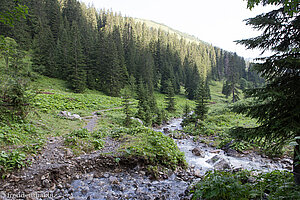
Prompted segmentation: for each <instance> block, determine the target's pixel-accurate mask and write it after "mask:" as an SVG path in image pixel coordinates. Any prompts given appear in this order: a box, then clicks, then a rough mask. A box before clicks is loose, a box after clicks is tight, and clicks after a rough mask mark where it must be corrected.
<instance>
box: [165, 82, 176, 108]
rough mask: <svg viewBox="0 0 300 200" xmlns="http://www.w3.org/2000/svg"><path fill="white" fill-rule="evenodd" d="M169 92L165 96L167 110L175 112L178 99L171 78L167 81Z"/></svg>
mask: <svg viewBox="0 0 300 200" xmlns="http://www.w3.org/2000/svg"><path fill="white" fill-rule="evenodd" d="M166 91H167V94H166V97H165V102H166V104H167V106H166V110H167V111H169V112H175V111H176V107H175V106H176V101H175V93H174V87H173V85H172V82H171V80H168V81H167V88H166Z"/></svg>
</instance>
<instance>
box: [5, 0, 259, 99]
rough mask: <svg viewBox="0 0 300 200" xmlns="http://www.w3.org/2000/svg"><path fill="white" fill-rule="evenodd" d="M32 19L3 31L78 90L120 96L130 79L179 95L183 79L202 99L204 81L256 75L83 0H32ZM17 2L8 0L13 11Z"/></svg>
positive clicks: (227, 57) (230, 59) (239, 61)
mask: <svg viewBox="0 0 300 200" xmlns="http://www.w3.org/2000/svg"><path fill="white" fill-rule="evenodd" d="M24 2H25V4H26V5H27V6H28V8H29V14H28V16H27V17H26V19H21V20H20V21H18V22H16V24H15V26H14V27H10V26H8V25H4V24H2V23H0V32H1V34H2V35H4V36H5V37H11V38H13V39H15V40H16V42H17V43H18V44H19V45H20V47H21V48H22V49H25V50H27V51H29V52H30V54H31V56H32V61H33V67H32V68H33V70H34V71H36V72H38V73H41V74H43V75H46V76H49V77H54V78H60V79H63V80H67V81H68V83H69V87H70V88H71V89H72V90H73V91H74V92H78V93H80V92H82V91H84V90H85V89H86V88H89V89H96V90H99V91H103V92H104V93H106V94H108V95H111V96H119V95H120V91H121V89H122V88H123V87H124V86H126V85H132V84H134V85H137V84H141V83H142V84H143V85H144V86H143V87H146V88H147V89H148V90H149V92H150V93H152V91H153V90H154V89H155V90H158V91H161V92H162V93H166V92H167V85H168V82H171V85H172V87H173V89H174V91H175V93H176V94H178V93H179V92H180V88H181V86H183V87H184V88H185V89H186V94H187V96H188V97H189V98H190V99H194V98H195V91H196V89H197V86H198V83H199V80H210V79H214V80H222V79H224V78H226V79H230V80H231V81H232V80H233V78H232V77H234V81H235V82H237V83H239V82H240V80H241V78H243V79H246V80H249V81H252V82H255V81H256V82H257V78H258V76H257V75H256V74H255V73H252V72H250V70H246V64H245V60H244V59H243V58H242V57H239V56H238V55H237V54H235V53H231V52H227V51H225V50H222V49H220V48H217V47H213V46H212V45H210V44H207V43H204V42H201V41H199V42H191V40H190V39H185V38H184V37H182V36H180V35H179V34H178V33H174V32H172V33H171V32H170V33H168V32H166V31H164V30H161V29H160V28H159V29H156V28H153V27H148V26H147V25H146V24H145V23H142V22H141V20H135V19H133V18H130V17H122V16H121V15H120V14H115V13H113V12H112V11H108V10H99V11H97V10H96V9H95V8H93V7H87V6H86V5H84V4H83V3H80V2H78V1H77V0H47V1H40V0H30V1H29V0H27V1H24ZM14 4H15V1H13V0H8V1H2V2H1V5H0V10H3V11H5V10H9V9H11V8H12V7H13V6H14Z"/></svg>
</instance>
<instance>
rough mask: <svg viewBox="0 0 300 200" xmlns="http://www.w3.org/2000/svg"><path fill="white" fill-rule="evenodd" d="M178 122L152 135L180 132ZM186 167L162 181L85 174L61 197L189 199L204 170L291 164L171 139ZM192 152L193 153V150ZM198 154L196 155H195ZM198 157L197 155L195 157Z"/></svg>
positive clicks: (130, 174)
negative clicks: (193, 186) (192, 185)
mask: <svg viewBox="0 0 300 200" xmlns="http://www.w3.org/2000/svg"><path fill="white" fill-rule="evenodd" d="M181 122H182V119H173V120H171V121H170V122H169V123H168V124H166V125H164V126H162V127H160V128H154V130H155V131H161V132H163V133H164V132H169V131H170V132H172V131H174V130H181V129H182V127H181V125H180V124H181ZM174 140H175V141H176V143H177V145H178V147H179V149H180V150H181V151H183V152H184V153H185V158H186V161H187V163H188V164H189V168H188V170H187V171H186V172H175V173H173V172H170V173H169V174H168V176H167V177H166V178H165V180H160V181H154V180H150V179H149V177H148V176H146V172H145V171H143V170H140V169H138V168H137V169H132V170H127V171H119V172H103V174H101V175H98V176H94V174H93V173H91V174H86V175H85V176H84V177H82V178H81V179H78V180H74V181H73V182H72V183H71V187H70V188H69V189H68V190H65V191H59V192H60V193H61V194H64V193H67V194H71V195H70V196H72V198H73V199H79V200H80V199H89V200H96V199H97V200H110V199H116V200H117V199H118V200H119V199H149V200H151V199H160V200H161V199H162V200H163V199H170V200H177V199H190V196H189V195H188V194H187V193H186V190H187V189H188V186H189V185H190V184H191V183H194V182H196V181H199V180H200V178H201V176H202V175H204V174H205V172H207V171H208V170H213V169H231V170H234V169H240V168H243V169H249V170H251V169H257V170H261V171H272V170H276V169H278V170H284V169H289V168H291V160H289V159H285V160H279V161H274V160H271V159H268V158H263V157H262V156H260V155H257V154H254V153H249V154H239V153H237V152H225V151H224V150H221V149H216V148H214V147H211V146H209V145H207V144H204V143H199V142H194V140H193V137H191V136H188V135H186V137H185V139H174ZM195 149H196V150H195ZM197 151H198V152H197ZM197 153H198V154H199V155H198V154H197ZM70 199H71V198H70Z"/></svg>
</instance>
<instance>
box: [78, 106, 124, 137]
mask: <svg viewBox="0 0 300 200" xmlns="http://www.w3.org/2000/svg"><path fill="white" fill-rule="evenodd" d="M122 108H123V107H115V108H109V109H104V110H98V111H94V112H93V113H92V114H93V115H92V116H87V117H85V119H86V120H87V121H88V122H87V125H86V126H85V127H83V128H86V129H87V130H88V131H89V132H93V130H94V128H95V126H96V124H97V121H98V119H99V118H101V116H100V115H99V113H103V112H106V111H111V110H119V109H122Z"/></svg>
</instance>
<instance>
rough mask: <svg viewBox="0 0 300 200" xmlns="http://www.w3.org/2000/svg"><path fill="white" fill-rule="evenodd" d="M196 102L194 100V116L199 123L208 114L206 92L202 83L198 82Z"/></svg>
mask: <svg viewBox="0 0 300 200" xmlns="http://www.w3.org/2000/svg"><path fill="white" fill-rule="evenodd" d="M196 95H197V100H196V109H195V114H196V118H197V119H198V120H200V121H203V120H204V119H205V117H206V114H207V112H208V107H207V100H208V99H209V96H208V91H206V90H205V83H204V81H202V80H201V81H200V82H199V84H198V88H197V94H196Z"/></svg>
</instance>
